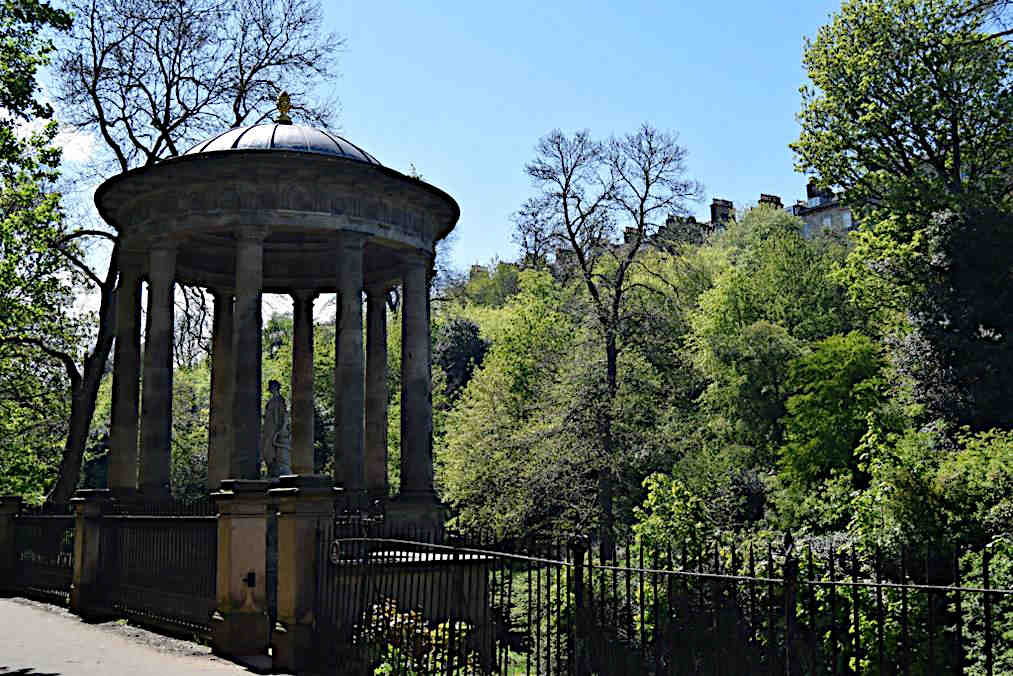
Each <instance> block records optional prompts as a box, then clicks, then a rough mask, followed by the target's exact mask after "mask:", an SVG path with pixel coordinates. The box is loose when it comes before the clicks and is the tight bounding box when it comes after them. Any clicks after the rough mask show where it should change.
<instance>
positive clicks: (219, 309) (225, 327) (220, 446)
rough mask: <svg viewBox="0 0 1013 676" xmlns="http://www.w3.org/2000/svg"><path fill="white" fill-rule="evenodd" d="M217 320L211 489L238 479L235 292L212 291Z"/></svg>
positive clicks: (210, 439)
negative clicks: (234, 430) (234, 395)
mask: <svg viewBox="0 0 1013 676" xmlns="http://www.w3.org/2000/svg"><path fill="white" fill-rule="evenodd" d="M211 294H212V295H213V296H214V300H215V317H214V324H213V327H212V333H211V352H212V356H211V410H210V411H209V414H208V489H209V490H215V489H217V488H218V486H219V485H220V484H221V482H222V480H224V479H228V478H231V477H235V476H237V475H238V473H239V467H238V466H235V465H234V464H233V462H232V388H233V385H234V381H235V377H236V376H235V373H234V372H233V369H232V328H233V323H234V322H235V317H234V313H233V311H232V292H231V291H227V290H224V289H212V291H211Z"/></svg>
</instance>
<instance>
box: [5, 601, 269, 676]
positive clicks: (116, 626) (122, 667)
mask: <svg viewBox="0 0 1013 676" xmlns="http://www.w3.org/2000/svg"><path fill="white" fill-rule="evenodd" d="M249 673H250V672H249V671H247V670H246V669H243V668H242V667H239V666H236V665H235V664H233V663H232V662H229V661H226V660H223V659H220V658H218V657H215V656H213V655H212V654H211V649H210V648H209V647H207V646H204V645H201V644H199V643H192V642H190V641H182V640H179V639H174V638H169V637H166V636H162V635H161V634H156V633H154V632H150V631H147V630H145V629H141V628H139V627H134V626H132V625H129V624H125V623H123V622H122V621H114V622H105V623H102V624H87V623H85V622H82V621H81V620H80V619H79V618H78V617H77V616H76V615H74V614H72V613H70V612H68V611H67V610H66V609H64V608H60V607H58V606H52V605H48V604H45V603H38V602H35V601H30V600H27V599H21V598H14V599H0V676H13V675H14V674H18V675H19V676H21V675H24V676H99V674H102V675H106V674H108V675H110V676H117V675H119V674H129V675H130V676H141V675H147V674H152V675H157V674H173V675H174V676H175V675H178V676H194V675H197V674H217V675H219V676H227V675H228V674H234V675H238V674H249Z"/></svg>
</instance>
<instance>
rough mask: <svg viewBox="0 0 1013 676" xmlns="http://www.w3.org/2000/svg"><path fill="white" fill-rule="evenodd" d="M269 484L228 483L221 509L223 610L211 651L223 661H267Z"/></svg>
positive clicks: (219, 590)
mask: <svg viewBox="0 0 1013 676" xmlns="http://www.w3.org/2000/svg"><path fill="white" fill-rule="evenodd" d="M269 485H270V482H268V481H243V480H237V479H226V480H225V481H223V482H222V490H221V491H219V492H217V493H214V494H213V495H212V497H213V498H214V500H215V504H216V505H217V506H218V569H217V571H218V572H217V575H218V579H217V581H216V584H215V589H216V592H215V596H216V599H217V610H216V611H215V613H214V615H212V616H211V637H212V638H211V645H212V649H213V650H214V652H215V653H216V654H218V655H226V656H229V657H233V658H236V657H244V656H251V655H263V654H265V653H266V652H267V646H268V624H267V503H268V500H267V489H268V487H269Z"/></svg>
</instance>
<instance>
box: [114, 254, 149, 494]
mask: <svg viewBox="0 0 1013 676" xmlns="http://www.w3.org/2000/svg"><path fill="white" fill-rule="evenodd" d="M140 375H141V264H140V261H138V260H136V258H134V257H133V256H131V255H129V254H128V253H127V252H126V251H123V252H122V253H121V254H120V280H119V286H118V288H117V290H116V348H115V352H114V357H113V392H112V399H113V410H112V420H111V421H110V425H109V480H108V483H107V485H108V486H109V488H110V489H111V490H112V491H113V492H114V493H115V494H116V495H118V496H120V497H126V496H129V495H131V494H133V493H134V492H135V491H136V490H137V422H138V415H137V414H138V409H139V403H140V402H139V397H138V395H139V394H140V388H141V378H140Z"/></svg>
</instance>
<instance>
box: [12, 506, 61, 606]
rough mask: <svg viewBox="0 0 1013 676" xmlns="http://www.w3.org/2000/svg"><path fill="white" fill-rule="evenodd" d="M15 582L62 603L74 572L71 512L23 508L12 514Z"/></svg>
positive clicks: (30, 592) (28, 591)
mask: <svg viewBox="0 0 1013 676" xmlns="http://www.w3.org/2000/svg"><path fill="white" fill-rule="evenodd" d="M14 546H15V550H16V553H15V567H16V568H15V584H16V585H17V587H18V589H19V590H21V591H23V592H24V593H26V594H29V595H33V596H40V597H43V598H45V599H46V600H50V601H56V602H59V603H63V604H66V603H68V602H69V600H70V586H71V581H72V579H73V576H74V516H73V514H70V513H68V512H59V511H52V510H42V509H34V510H33V509H25V510H23V511H22V512H21V513H19V514H18V515H17V516H15V518H14Z"/></svg>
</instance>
